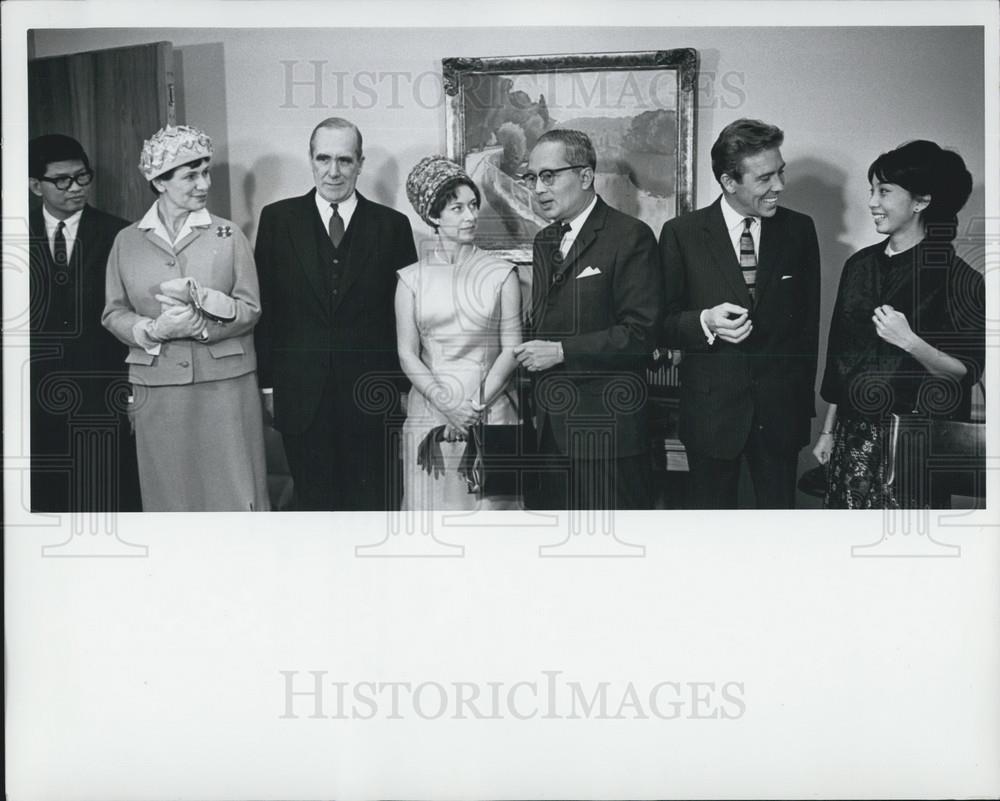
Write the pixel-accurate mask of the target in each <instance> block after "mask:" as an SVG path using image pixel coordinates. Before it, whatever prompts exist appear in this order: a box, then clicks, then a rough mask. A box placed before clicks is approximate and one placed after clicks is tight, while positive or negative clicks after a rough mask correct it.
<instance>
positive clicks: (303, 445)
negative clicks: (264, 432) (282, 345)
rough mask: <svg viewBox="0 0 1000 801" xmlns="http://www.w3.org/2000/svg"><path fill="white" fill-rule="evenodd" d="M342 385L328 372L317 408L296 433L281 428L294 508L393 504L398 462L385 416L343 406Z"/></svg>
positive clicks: (395, 505) (391, 506) (398, 484)
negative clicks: (302, 427)
mask: <svg viewBox="0 0 1000 801" xmlns="http://www.w3.org/2000/svg"><path fill="white" fill-rule="evenodd" d="M343 394H344V392H343V387H341V386H340V382H339V381H338V379H337V378H336V377H335V375H334V374H333V373H332V372H331V373H330V374H329V375H328V376H327V379H326V382H325V384H324V386H323V393H322V396H321V399H320V404H319V409H318V410H317V412H316V416H315V417H314V418H313V421H312V423H311V424H310V425H309V427H308V428H307V429H306V430H305V431H304V432H302V433H297V434H291V433H288V432H283V433H282V435H281V438H282V442H283V444H284V446H285V456H286V457H287V458H288V468H289V470H290V471H291V474H292V481H293V483H294V508H295V510H296V511H299V512H317V511H331V512H351V511H355V512H362V511H389V510H394V509H399V503H400V499H401V498H402V463H401V462H400V460H399V458H397V456H395V455H393V454H394V451H395V448H394V447H393V442H394V441H397V440H394V438H393V436H392V434H393V426H394V423H393V421H392V419H391V418H389V417H388V416H385V415H378V416H375V415H370V416H367V417H363V416H362V415H360V414H359V413H358V410H357V409H344V408H343Z"/></svg>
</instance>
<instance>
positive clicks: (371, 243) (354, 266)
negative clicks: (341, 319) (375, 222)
mask: <svg viewBox="0 0 1000 801" xmlns="http://www.w3.org/2000/svg"><path fill="white" fill-rule="evenodd" d="M354 193H355V195H357V198H358V205H357V207H356V208H355V209H354V214H352V215H351V224H350V225H349V226H348V227H349V228H350V231H351V239H350V243H351V246H350V250H349V252H348V254H347V264H346V265H345V267H344V274H343V275H342V276H341V279H340V292H338V293H337V297H336V298H335V299H334V302H333V310H334V311H336V310H337V307H338V306H339V305H340V304H341V303H343V302H344V296H345V295H347V293H348V292H349V291H350V289H351V287H352V286H353V285H354V282H355V281H357V280H358V276H359V275H361V271H362V269H363V268H364V266H365V265H366V264H374V263H376V259H375V258H374V257H373V255H372V253H371V251H372V249H373V248H374V247H375V245H376V243H377V242H378V237H377V236H373V235H372V233H371V232H370V230H369V229H370V227H371V222H372V221H371V215H370V214H369V213H368V206H369V201H368V200H367V199H366V198H364V197H363V196H362V195H361V193H360V192H358V191H357V190H356V189H355V190H354Z"/></svg>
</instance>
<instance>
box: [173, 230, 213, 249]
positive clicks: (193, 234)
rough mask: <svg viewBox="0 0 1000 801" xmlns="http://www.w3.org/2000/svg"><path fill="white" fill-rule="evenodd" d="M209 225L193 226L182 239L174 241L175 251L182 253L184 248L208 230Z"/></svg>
mask: <svg viewBox="0 0 1000 801" xmlns="http://www.w3.org/2000/svg"><path fill="white" fill-rule="evenodd" d="M208 228H209V226H205V225H199V226H198V227H197V228H192V229H191V230H190V231H188V233H187V234H186V235H185V236H184V238H183V239H182V240H180V241H179V242H176V243H174V253H180V252H181V251H182V250H184V248H186V247H187V246H188V245H190V244H191V243H192V242H194V241H195V240H196V239H197V238H198V237H200V236H202V235H203V234H205V233H206V232H207V231H208Z"/></svg>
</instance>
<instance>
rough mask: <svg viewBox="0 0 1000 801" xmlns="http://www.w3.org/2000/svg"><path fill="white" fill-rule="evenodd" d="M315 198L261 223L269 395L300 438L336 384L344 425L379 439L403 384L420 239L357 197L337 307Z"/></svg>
mask: <svg viewBox="0 0 1000 801" xmlns="http://www.w3.org/2000/svg"><path fill="white" fill-rule="evenodd" d="M315 194H316V190H315V189H312V190H310V191H309V192H307V193H306V194H305V195H302V196H301V197H295V198H288V199H285V200H279V201H278V202H276V203H272V204H270V205H268V206H265V207H264V209H263V210H262V211H261V214H260V226H259V228H258V230H257V243H256V247H255V254H256V257H257V268H258V271H259V274H260V281H261V299H262V304H263V311H264V314H263V318H262V320H261V324H260V325H259V326H258V328H257V333H256V339H257V351H258V357H259V359H260V380H261V386H262V387H272V388H273V390H274V426H275V428H277V429H278V430H279V431H281V432H282V433H287V434H301V433H303V432H305V431H306V430H307V429H308V428H309V426H310V425H311V424H312V422H313V420H314V419H315V417H316V414H317V413H318V411H319V407H320V398H321V396H322V394H323V388H324V386H325V384H326V382H327V380H328V378H329V377H330V376H331V375H334V376H336V381H337V383H336V395H337V402H336V405H337V408H338V415H340V416H342V417H341V419H343V424H344V425H345V426H354V427H356V428H357V427H359V426H360V427H363V428H366V429H368V428H370V429H371V430H370V431H368V432H367V433H368V434H370V435H372V436H375V435H376V434H375V427H376V426H377V427H379V430H378V436H379V437H381V436H382V432H381V425H382V422H381V417H380V416H379V414H378V411H379V409H380V407H381V406H382V405H383V402H384V400H385V397H386V395H384V394H383V392H382V390H387V389H388V387H389V383H392V384H393V385H394V386H395V387H397V388H398V385H399V376H400V370H399V358H398V356H397V351H396V321H395V312H394V306H393V298H394V295H395V291H396V270H398V269H400V268H402V267H405V266H407V265H408V264H413V263H414V262H415V261H416V260H417V253H416V248H415V247H414V244H413V233H412V231H411V229H410V222H409V220H408V219H407V218H406V216H405V215H403V214H400V213H399V212H398V211H395V210H394V209H390V208H388V207H387V206H383V205H381V204H378V203H374V202H372V201H370V200H368V199H366V198H365V197H363V196H362V195H361V194H360V193H356V195H357V200H358V205H357V207H356V208H355V210H354V214H353V215H352V217H351V222H350V226H349V229H348V233H349V235H350V249H349V254H348V257H347V262H346V264H345V265H344V268H343V273H342V275H341V279H340V282H339V286H338V287H337V294H336V296H335V297H333V298H328V297H327V295H328V294H329V291H330V290H329V283H328V281H327V279H326V277H325V276H324V270H328V269H330V266H329V265H324V264H322V262H321V259H320V255H319V251H318V241H317V236H316V229H317V225H321V223H320V222H319V220H320V217H319V212H318V210H317V208H316V201H315ZM381 411H382V412H383V413H384V412H385V411H386V410H385V409H381ZM369 412H371V413H369ZM366 424H367V425H366ZM367 446H368V447H382V443H381V441H380V442H378V443H374V442H368V443H367Z"/></svg>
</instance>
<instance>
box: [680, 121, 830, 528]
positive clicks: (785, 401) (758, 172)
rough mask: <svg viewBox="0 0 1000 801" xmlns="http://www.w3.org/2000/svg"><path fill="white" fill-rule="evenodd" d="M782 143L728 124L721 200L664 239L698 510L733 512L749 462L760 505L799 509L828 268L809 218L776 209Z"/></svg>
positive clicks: (722, 146) (719, 152)
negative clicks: (822, 266) (801, 455)
mask: <svg viewBox="0 0 1000 801" xmlns="http://www.w3.org/2000/svg"><path fill="white" fill-rule="evenodd" d="M783 141H784V134H783V133H782V131H781V130H780V129H779V128H777V127H775V126H773V125H768V124H767V123H764V122H761V121H759V120H750V119H739V120H736V121H735V122H733V123H730V124H729V125H728V126H726V128H724V129H723V131H722V133H721V134H719V138H718V139H717V140H716V142H715V144H714V145H713V146H712V171H713V173H714V174H715V178H716V180H717V181H718V182H719V185H720V186H721V187H722V195H721V197H720V198H718V199H717V200H716V201H715V202H714V203H713V204H712V205H711V206H708V207H707V208H704V209H699V210H698V211H695V212H692V213H690V214H687V215H684V216H682V217H678V218H675V219H673V220H669V221H667V223H666V224H665V225H664V226H663V230H662V231H661V233H660V257H661V260H662V264H663V269H664V277H665V283H666V315H665V323H664V332H663V338H664V342H663V344H664V346H665V347H669V348H680V349H682V350H683V352H684V355H683V358H682V361H681V366H680V372H681V397H680V439H681V441H682V442H683V443H684V446H685V449H686V450H687V454H688V465H689V468H690V479H691V496H690V498H689V506H691V507H692V508H697V509H732V508H735V507H736V505H737V499H738V494H739V493H738V481H739V473H740V464H741V461H742V460H743V459H744V458H745V459H746V460H747V465H748V467H749V470H750V477H751V479H752V481H753V486H754V493H755V495H756V500H757V507H758V508H767V509H781V508H791V507H793V506H794V505H795V479H796V468H797V464H798V452H799V450H800V449H801V447H802V446H803V445H805V444H806V443H807V442H808V441H809V438H810V419H811V418H812V417H813V416H814V415H815V406H814V397H815V388H814V384H815V379H816V356H817V353H816V351H817V342H818V332H819V291H820V289H819V288H820V272H819V245H818V242H817V239H816V229H815V226H814V225H813V221H812V219H811V218H809V217H807V216H806V215H804V214H800V213H798V212H794V211H791V210H790V209H786V208H783V207H780V206H778V196H779V195H780V194H781V192H782V191H783V190H784V187H785V177H784V172H785V162H784V160H783V159H782V157H781V150H780V147H781V145H782V143H783Z"/></svg>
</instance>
